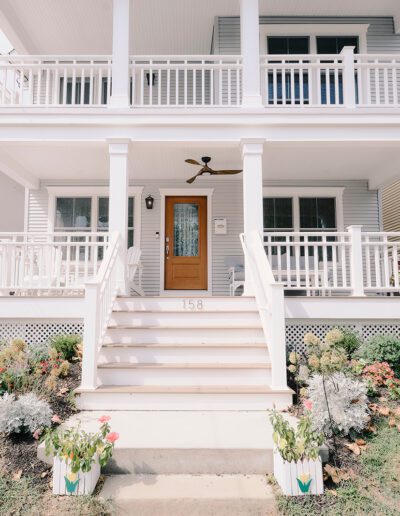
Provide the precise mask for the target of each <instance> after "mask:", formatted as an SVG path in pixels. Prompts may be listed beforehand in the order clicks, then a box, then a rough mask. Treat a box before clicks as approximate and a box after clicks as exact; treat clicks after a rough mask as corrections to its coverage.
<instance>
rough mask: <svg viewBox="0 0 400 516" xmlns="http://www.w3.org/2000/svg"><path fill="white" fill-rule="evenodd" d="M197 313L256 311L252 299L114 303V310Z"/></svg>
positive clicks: (163, 300)
mask: <svg viewBox="0 0 400 516" xmlns="http://www.w3.org/2000/svg"><path fill="white" fill-rule="evenodd" d="M193 307H194V309H195V310H196V311H197V310H198V309H199V308H202V309H203V310H205V311H207V310H222V311H223V310H231V311H237V312H240V311H242V310H257V307H256V302H255V300H254V298H244V297H236V298H229V297H228V298H227V297H224V298H218V297H204V298H198V297H193V298H185V297H174V298H163V297H158V298H136V297H135V298H130V299H129V298H119V299H117V301H116V302H115V305H114V309H115V310H130V311H137V310H151V311H157V312H161V311H180V312H188V311H191V309H192V308H193Z"/></svg>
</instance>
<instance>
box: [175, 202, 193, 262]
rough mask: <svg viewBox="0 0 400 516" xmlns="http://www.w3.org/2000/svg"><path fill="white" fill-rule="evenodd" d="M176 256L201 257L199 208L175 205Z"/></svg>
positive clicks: (185, 204) (189, 205)
mask: <svg viewBox="0 0 400 516" xmlns="http://www.w3.org/2000/svg"><path fill="white" fill-rule="evenodd" d="M174 256H199V206H198V205H197V204H189V203H177V204H175V205H174Z"/></svg>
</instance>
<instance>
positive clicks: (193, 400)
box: [77, 392, 292, 473]
mask: <svg viewBox="0 0 400 516" xmlns="http://www.w3.org/2000/svg"><path fill="white" fill-rule="evenodd" d="M291 403H292V397H291V396H290V394H281V393H271V394H177V393H173V394H172V393H152V394H129V393H99V392H97V393H96V392H93V393H87V392H85V393H82V394H80V395H79V396H78V397H77V406H78V408H79V409H81V410H110V407H112V408H113V410H183V411H192V410H194V411H204V410H224V411H236V410H246V411H247V410H249V411H259V410H263V411H264V410H268V409H273V408H274V406H275V407H276V409H277V410H283V409H285V408H287V407H288V406H289V405H291ZM265 417H268V415H267V414H266V415H265ZM160 473H161V472H160ZM221 473H222V471H221ZM225 473H228V471H225ZM243 473H244V472H243Z"/></svg>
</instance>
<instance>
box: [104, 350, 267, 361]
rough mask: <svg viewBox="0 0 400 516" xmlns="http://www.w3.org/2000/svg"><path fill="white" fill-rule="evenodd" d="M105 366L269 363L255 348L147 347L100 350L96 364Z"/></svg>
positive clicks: (265, 352)
mask: <svg viewBox="0 0 400 516" xmlns="http://www.w3.org/2000/svg"><path fill="white" fill-rule="evenodd" d="M107 362H127V363H144V364H152V363H163V364H164V363H165V364H169V363H186V364H187V363H190V364H192V363H197V364H205V363H215V362H220V363H229V364H230V363H261V364H265V363H269V354H268V351H267V349H259V348H244V347H243V348H239V349H236V348H218V349H214V348H203V349H202V348H197V349H193V348H183V347H182V348H181V347H179V348H172V347H171V348H153V349H152V348H151V347H148V348H146V347H142V348H140V347H126V348H107V347H103V348H102V350H101V352H100V356H99V364H104V363H107Z"/></svg>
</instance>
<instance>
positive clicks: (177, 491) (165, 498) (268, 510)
mask: <svg viewBox="0 0 400 516" xmlns="http://www.w3.org/2000/svg"><path fill="white" fill-rule="evenodd" d="M100 496H101V497H102V498H104V499H105V500H108V499H112V500H113V503H114V505H115V507H116V509H117V511H118V514H124V515H125V516H137V515H139V514H140V516H155V515H156V516H171V515H173V516H189V515H190V516H204V515H220V516H223V515H225V516H227V515H229V516H251V515H253V516H256V515H262V516H272V515H275V514H276V507H275V497H274V493H273V489H272V487H271V486H270V485H268V484H267V479H266V477H265V475H157V476H155V475H116V476H113V477H108V478H107V479H106V482H105V484H104V487H103V489H102V491H101V493H100Z"/></svg>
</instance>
